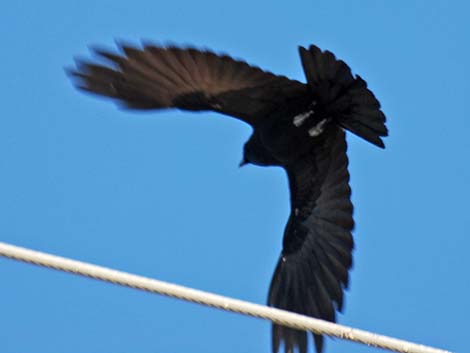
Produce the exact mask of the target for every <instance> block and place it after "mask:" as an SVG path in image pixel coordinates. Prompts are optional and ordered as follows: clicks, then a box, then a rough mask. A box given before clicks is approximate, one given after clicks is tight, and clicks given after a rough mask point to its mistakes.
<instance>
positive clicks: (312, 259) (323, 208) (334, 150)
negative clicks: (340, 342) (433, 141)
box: [68, 45, 388, 353]
mask: <svg viewBox="0 0 470 353" xmlns="http://www.w3.org/2000/svg"><path fill="white" fill-rule="evenodd" d="M120 49H121V53H120V54H116V53H114V52H111V51H107V50H102V49H94V53H95V54H96V55H97V58H96V60H94V61H85V60H78V61H77V66H76V68H75V69H72V70H69V71H68V72H69V74H70V76H71V77H72V78H73V80H74V83H75V84H76V86H77V87H78V88H80V89H82V90H85V91H88V92H91V93H93V94H97V95H101V96H106V97H110V98H113V99H115V100H116V101H117V102H118V103H119V104H121V105H123V106H125V107H127V108H131V109H146V110H147V109H167V108H179V109H184V110H193V111H199V110H212V111H216V112H219V113H222V114H226V115H230V116H233V117H236V118H238V119H241V120H243V121H245V122H246V123H248V124H250V125H251V126H252V127H253V133H252V135H251V137H250V138H249V140H248V141H247V142H246V143H245V145H244V149H243V161H242V163H241V164H246V163H252V164H256V165H260V166H281V167H283V168H284V169H285V170H286V172H287V176H288V179H289V188H290V195H291V197H290V199H291V213H290V216H289V219H288V221H287V225H286V228H285V231H284V239H283V249H282V253H281V255H280V257H279V261H278V263H277V266H276V269H275V272H274V275H273V278H272V281H271V286H270V289H269V295H268V304H269V305H271V306H274V307H277V308H280V309H285V310H289V311H293V312H296V313H300V314H304V315H308V316H312V317H315V318H319V319H324V320H328V321H335V311H336V310H338V311H341V310H342V306H343V292H344V289H345V288H347V286H348V279H349V275H348V270H349V269H350V268H351V265H352V249H353V246H354V243H353V239H352V234H351V232H352V229H353V227H354V221H353V217H352V214H353V206H352V203H351V200H350V198H351V189H350V187H349V173H348V158H347V155H346V149H347V146H346V140H345V133H344V130H343V129H346V130H349V131H351V132H352V133H354V134H356V135H358V136H360V137H362V138H364V139H365V140H367V141H369V142H371V143H373V144H374V145H377V146H379V147H382V148H383V147H384V144H383V141H382V139H381V137H383V136H387V133H388V132H387V128H386V126H385V115H384V114H383V113H382V111H381V110H380V104H379V102H378V100H377V99H376V98H375V96H374V95H373V93H372V92H371V91H370V90H369V89H368V88H367V84H366V82H365V81H364V80H363V79H362V78H360V77H359V76H357V75H356V76H353V75H352V74H351V70H350V69H349V67H348V66H347V65H346V64H345V63H344V62H343V61H341V60H337V59H336V58H335V56H334V55H333V54H332V53H331V52H329V51H321V50H320V49H319V48H317V47H316V46H314V45H311V46H310V47H309V48H308V49H306V48H303V47H299V53H300V57H301V61H302V66H303V69H304V72H305V76H306V78H307V83H301V82H299V81H295V80H291V79H288V78H287V77H284V76H278V75H274V74H272V73H270V72H266V71H263V70H261V69H260V68H257V67H254V66H250V65H248V64H247V63H245V62H243V61H240V60H235V59H233V58H231V57H229V56H226V55H217V54H214V53H213V52H210V51H207V50H197V49H194V48H178V47H174V46H168V47H162V46H156V45H144V46H143V47H142V48H137V47H133V46H129V45H121V46H120ZM313 337H314V342H315V347H316V350H317V352H319V353H320V352H321V351H322V349H323V337H322V336H321V335H316V334H314V335H313ZM272 341H273V342H272V344H273V351H274V352H277V351H278V350H279V347H280V345H281V343H284V347H285V351H286V352H289V353H290V352H293V351H294V350H295V349H298V350H299V352H300V353H305V352H306V351H307V335H306V332H304V331H299V330H294V329H291V328H286V327H283V326H279V325H276V324H273V332H272Z"/></svg>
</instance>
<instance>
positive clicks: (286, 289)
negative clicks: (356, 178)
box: [268, 127, 354, 353]
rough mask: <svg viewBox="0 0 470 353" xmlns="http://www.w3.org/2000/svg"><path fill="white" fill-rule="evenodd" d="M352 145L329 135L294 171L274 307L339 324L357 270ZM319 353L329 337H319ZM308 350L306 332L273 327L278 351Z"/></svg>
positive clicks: (339, 134) (333, 132) (336, 132)
mask: <svg viewBox="0 0 470 353" xmlns="http://www.w3.org/2000/svg"><path fill="white" fill-rule="evenodd" d="M346 148H347V147H346V140H345V134H344V131H343V130H342V129H341V128H337V127H333V128H332V129H330V130H329V131H328V132H325V139H324V141H323V142H322V143H321V144H318V145H316V146H315V149H314V151H313V152H312V153H311V154H310V155H308V156H306V157H304V158H301V159H300V160H298V161H297V162H295V163H293V164H292V165H290V166H288V167H287V168H286V169H287V174H288V177H289V186H290V191H291V203H292V211H291V215H290V217H289V221H288V223H287V226H286V230H285V234H284V241H283V251H282V254H281V257H280V259H279V262H278V264H277V267H276V270H275V273H274V276H273V279H272V282H271V287H270V291H269V298H268V302H269V304H270V305H272V306H275V307H278V308H281V309H285V310H289V311H294V312H297V313H300V314H304V315H308V316H313V317H315V318H320V319H324V320H329V321H335V309H336V310H341V308H342V305H343V290H344V288H346V287H347V285H348V269H349V268H350V267H351V265H352V254H351V253H352V249H353V239H352V235H351V231H352V229H353V227H354V221H353V217H352V213H353V206H352V203H351V201H350V196H351V189H350V187H349V173H348V169H347V166H348V159H347V155H346ZM314 339H315V345H316V348H317V352H320V351H321V350H322V345H323V338H322V337H321V336H319V335H314ZM282 341H284V343H285V348H286V352H293V349H294V348H295V347H296V346H297V347H298V348H299V351H300V353H305V352H306V349H307V336H306V333H305V332H302V331H298V330H293V329H290V328H286V327H282V326H278V325H273V350H274V352H277V351H278V349H279V345H280V343H281V342H282Z"/></svg>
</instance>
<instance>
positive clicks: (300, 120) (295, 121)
mask: <svg viewBox="0 0 470 353" xmlns="http://www.w3.org/2000/svg"><path fill="white" fill-rule="evenodd" d="M316 104H317V102H316V101H313V102H312V104H310V105H309V107H308V110H307V111H306V112H305V113H301V114H299V115H296V116H294V119H293V120H292V122H293V124H294V125H295V127H299V126H300V125H302V124H303V123H304V122H305V120H307V119H308V118H309V117H310V116H311V115H313V114H315V110H314V109H313V107H315V105H316Z"/></svg>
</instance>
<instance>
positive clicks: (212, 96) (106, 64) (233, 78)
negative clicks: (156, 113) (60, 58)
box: [68, 45, 307, 125]
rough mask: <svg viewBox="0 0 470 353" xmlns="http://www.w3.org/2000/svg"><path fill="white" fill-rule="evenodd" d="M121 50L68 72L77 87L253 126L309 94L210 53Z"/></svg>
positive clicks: (131, 103)
mask: <svg viewBox="0 0 470 353" xmlns="http://www.w3.org/2000/svg"><path fill="white" fill-rule="evenodd" d="M120 49H121V51H122V54H121V55H118V54H115V53H112V52H110V51H107V50H103V49H94V50H93V51H94V53H95V54H97V57H96V60H94V61H87V60H77V68H76V69H71V70H68V73H69V74H70V76H71V77H72V78H73V79H74V80H75V84H76V85H77V87H78V88H80V89H83V90H85V91H88V92H91V93H94V94H98V95H101V96H106V97H110V98H114V99H117V100H118V102H119V103H121V104H122V105H124V106H125V107H128V108H132V109H163V108H180V109H186V110H214V111H217V112H220V113H223V114H227V115H231V116H234V117H237V118H239V119H241V120H243V121H245V122H247V123H249V124H251V125H256V123H257V120H259V119H261V118H263V117H267V116H269V113H270V112H272V111H274V110H275V109H277V107H279V106H280V105H282V104H286V102H288V101H289V100H290V99H298V97H299V96H302V95H304V94H306V93H307V86H306V85H305V84H303V83H301V82H298V81H294V80H290V79H288V78H287V77H284V76H277V75H274V74H272V73H270V72H266V71H263V70H261V69H260V68H257V67H254V66H250V65H248V64H247V63H245V62H243V61H239V60H234V59H233V58H231V57H229V56H226V55H216V54H214V53H212V52H210V51H201V50H197V49H193V48H177V47H174V46H169V47H159V46H155V45H144V46H143V48H136V47H133V46H129V45H121V47H120ZM103 59H104V60H105V61H104V60H103Z"/></svg>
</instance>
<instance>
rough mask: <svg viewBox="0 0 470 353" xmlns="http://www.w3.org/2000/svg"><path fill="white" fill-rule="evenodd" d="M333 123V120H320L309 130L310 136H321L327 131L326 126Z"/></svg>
mask: <svg viewBox="0 0 470 353" xmlns="http://www.w3.org/2000/svg"><path fill="white" fill-rule="evenodd" d="M330 121H331V118H330V117H328V118H324V119H322V120H320V121H319V122H318V123H317V124H316V125H315V126H314V127H312V128H311V129H309V130H308V134H309V135H310V136H312V137H317V136H319V135H320V134H321V133H322V132H323V130H324V129H325V125H326V124H328V123H329V122H330Z"/></svg>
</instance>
